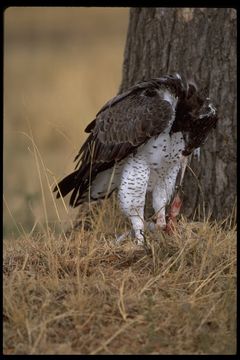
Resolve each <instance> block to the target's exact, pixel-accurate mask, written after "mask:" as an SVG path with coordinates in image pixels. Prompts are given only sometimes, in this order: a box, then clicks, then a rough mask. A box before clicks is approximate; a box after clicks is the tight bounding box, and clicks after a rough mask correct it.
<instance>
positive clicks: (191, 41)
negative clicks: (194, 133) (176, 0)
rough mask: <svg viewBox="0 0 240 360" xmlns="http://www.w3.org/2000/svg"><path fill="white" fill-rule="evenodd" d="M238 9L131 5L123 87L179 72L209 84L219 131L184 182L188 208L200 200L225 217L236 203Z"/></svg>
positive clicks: (200, 83) (188, 211) (187, 210)
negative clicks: (217, 116) (134, 6)
mask: <svg viewBox="0 0 240 360" xmlns="http://www.w3.org/2000/svg"><path fill="white" fill-rule="evenodd" d="M236 32H237V30H236V11H235V10H234V9H207V8H204V9H201V8H194V9H193V8H177V9H171V8H133V9H131V10H130V21H129V28H128V34H127V41H126V48H125V54H124V64H123V79H122V84H121V87H120V91H122V90H124V89H126V88H128V87H129V86H130V85H133V84H134V83H135V82H136V81H138V80H143V79H149V78H151V77H158V76H161V75H163V74H167V73H172V72H179V73H180V74H184V75H186V76H187V77H188V78H192V79H194V80H195V81H196V83H197V84H198V86H199V87H207V88H208V89H209V96H210V98H211V99H212V101H213V102H214V104H215V105H216V107H217V109H218V112H219V123H218V126H217V129H216V130H214V131H212V133H211V134H210V136H209V137H208V140H207V142H206V144H205V145H204V146H203V147H202V150H201V160H200V163H198V162H197V160H196V159H192V162H191V168H192V169H193V171H194V172H195V174H196V177H197V178H196V177H195V176H193V175H192V173H191V171H188V172H187V174H186V177H185V180H184V194H185V195H184V209H183V210H184V212H185V214H186V215H187V216H192V215H193V212H194V211H195V209H196V207H197V206H198V205H199V204H203V201H204V204H205V210H206V213H208V212H209V211H210V212H211V213H212V216H213V218H215V219H221V218H223V217H225V216H226V215H228V214H229V213H230V212H231V211H232V209H233V205H234V203H235V201H236V141H237V139H236V137H237V128H236Z"/></svg>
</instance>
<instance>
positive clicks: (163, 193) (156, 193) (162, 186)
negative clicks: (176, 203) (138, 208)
mask: <svg viewBox="0 0 240 360" xmlns="http://www.w3.org/2000/svg"><path fill="white" fill-rule="evenodd" d="M173 186H174V179H169V181H168V183H167V184H166V183H164V182H163V181H161V180H160V179H159V180H158V183H157V184H156V185H155V187H154V189H153V192H152V201H153V202H152V204H153V208H154V210H155V214H156V215H155V216H156V228H157V229H162V230H165V228H166V226H167V223H166V205H167V202H168V200H169V194H171V193H172V189H173Z"/></svg>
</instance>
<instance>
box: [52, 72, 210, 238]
mask: <svg viewBox="0 0 240 360" xmlns="http://www.w3.org/2000/svg"><path fill="white" fill-rule="evenodd" d="M216 122H217V115H216V109H215V107H214V106H213V105H212V104H211V102H210V100H209V98H207V97H206V96H203V94H202V93H201V92H199V91H198V90H197V88H196V86H195V85H194V84H192V83H187V82H185V81H183V79H182V78H181V77H180V75H178V74H175V75H166V76H163V77H160V78H155V79H151V80H149V81H142V82H139V83H137V84H136V85H134V86H133V87H131V88H130V89H129V90H127V91H125V92H123V93H122V94H120V95H117V96H116V97H114V98H113V99H111V100H110V101H108V102H107V103H106V104H105V105H104V106H103V107H102V109H101V110H100V111H99V112H98V113H97V115H96V118H95V119H94V120H93V121H92V122H91V123H90V124H89V125H88V126H87V128H86V129H85V131H86V132H87V133H89V136H88V138H87V140H86V141H85V143H84V144H83V145H82V147H81V149H80V151H79V153H78V155H77V156H76V158H75V161H77V165H76V168H75V171H74V172H73V173H71V174H70V175H68V176H67V177H65V178H64V179H63V180H62V181H60V182H59V184H58V185H57V186H56V187H55V189H54V191H57V197H59V196H60V195H62V196H65V195H66V194H68V193H69V192H72V194H71V198H70V205H71V206H73V207H75V206H78V205H79V204H81V203H83V202H85V201H89V200H90V201H91V200H97V199H100V198H104V197H106V196H109V195H110V194H111V193H112V192H113V191H114V190H118V197H119V203H120V207H121V209H122V210H123V212H124V213H125V214H126V215H127V216H128V217H129V218H130V220H131V222H132V226H133V230H134V234H135V237H136V238H137V239H138V242H142V240H143V231H144V205H145V197H146V192H147V191H151V192H152V204H153V208H154V210H155V212H156V217H157V220H156V225H157V226H159V227H161V228H164V227H165V226H166V214H165V208H166V205H167V204H168V203H169V201H170V199H171V196H172V194H173V190H174V187H175V182H176V178H177V175H178V174H179V172H180V169H182V177H183V173H184V171H183V169H185V167H186V158H187V157H188V155H190V154H191V153H192V152H193V151H195V150H196V149H198V148H199V147H200V146H201V145H202V144H203V143H204V141H205V140H206V137H207V135H208V133H209V131H210V130H211V129H212V128H213V127H215V126H216Z"/></svg>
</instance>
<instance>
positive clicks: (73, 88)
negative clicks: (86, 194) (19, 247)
mask: <svg viewBox="0 0 240 360" xmlns="http://www.w3.org/2000/svg"><path fill="white" fill-rule="evenodd" d="M128 13H129V9H128V8H107V7H102V8H97V7H88V8H86V7H75V8H74V7H72V8H69V7H66V8H64V7H59V8H56V7H54V8H51V7H45V8H44V7H34V8H33V7H19V8H17V7H11V8H8V9H7V10H6V11H5V14H4V153H3V155H4V156H3V159H4V162H3V166H4V169H3V170H4V173H3V174H4V176H3V190H4V220H3V221H4V236H5V237H10V236H16V234H18V232H17V226H18V227H19V228H21V227H23V228H24V230H25V231H26V232H30V231H31V230H32V229H35V225H36V229H37V228H38V227H39V226H41V225H39V224H43V222H44V220H46V217H47V219H48V221H49V223H50V224H53V225H54V224H55V223H56V222H57V219H58V218H57V212H59V216H60V217H61V219H62V220H63V222H64V221H67V219H68V217H69V216H70V217H72V218H73V217H74V214H75V213H76V211H77V210H75V211H73V210H70V213H69V215H67V214H66V210H65V209H64V206H63V204H62V203H61V200H58V202H57V211H56V208H55V206H54V201H53V198H52V195H51V189H50V188H49V185H48V181H49V183H50V184H51V185H53V184H54V179H56V180H60V179H61V178H62V177H63V176H65V175H66V174H68V173H69V172H70V171H72V170H73V168H74V164H73V159H74V157H75V155H76V153H77V152H78V150H79V148H80V146H81V144H82V142H83V141H84V140H85V135H84V128H85V127H86V125H87V124H88V123H89V122H90V121H91V120H92V119H93V118H94V116H95V114H96V113H97V112H98V110H99V109H100V107H101V106H102V105H103V104H104V103H105V102H106V101H108V100H109V99H110V98H111V97H113V96H115V94H116V93H117V92H118V88H119V86H120V81H121V75H122V63H123V54H124V46H125V39H126V34H127V26H128ZM31 131H32V134H31ZM32 140H34V143H35V145H36V148H35V149H37V150H36V151H37V154H38V156H37V159H38V160H36V156H35V155H34V151H33V149H34V147H33V142H32ZM41 186H42V188H41ZM43 193H44V196H43ZM44 198H45V203H46V210H47V214H46V213H44ZM66 202H67V200H66ZM16 224H17V226H16Z"/></svg>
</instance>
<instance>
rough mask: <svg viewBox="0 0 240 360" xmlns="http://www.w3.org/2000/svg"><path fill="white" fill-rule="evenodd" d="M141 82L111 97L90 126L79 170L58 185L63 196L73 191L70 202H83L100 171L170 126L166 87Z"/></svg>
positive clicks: (152, 82)
mask: <svg viewBox="0 0 240 360" xmlns="http://www.w3.org/2000/svg"><path fill="white" fill-rule="evenodd" d="M140 85H141V86H140ZM140 85H136V86H134V87H133V88H132V89H131V90H129V91H127V92H126V93H123V94H121V95H118V96H116V97H115V98H113V99H112V100H110V101H109V102H108V103H107V104H106V105H105V106H104V107H103V108H102V109H101V110H100V111H99V112H98V114H97V117H96V119H94V121H93V122H91V123H90V124H89V125H88V126H87V128H86V131H87V132H90V135H89V137H88V138H87V140H86V141H85V143H84V144H83V146H82V147H81V149H80V151H79V153H78V155H77V156H76V158H75V160H78V163H77V165H76V168H77V169H76V171H75V172H74V173H73V174H70V175H69V176H68V177H67V178H65V179H63V180H62V181H61V182H60V183H59V184H58V188H55V191H57V190H60V193H61V194H62V196H65V195H66V194H67V193H68V192H70V191H71V190H73V193H72V196H71V199H70V205H72V206H77V205H78V204H79V199H80V197H81V195H82V194H83V193H84V192H85V191H86V190H87V189H88V187H89V185H90V183H91V182H92V181H93V180H94V179H95V177H96V175H97V174H98V173H99V172H101V171H104V170H106V169H108V168H110V167H112V166H113V165H114V163H115V162H119V161H121V160H122V159H123V158H125V157H126V156H128V155H129V154H131V153H133V152H134V151H135V150H136V148H137V147H139V146H140V145H141V144H143V143H144V142H146V141H147V140H148V139H149V138H151V137H152V136H156V135H159V134H160V133H161V132H162V131H164V130H165V129H166V128H167V127H168V126H169V124H170V121H171V119H172V117H173V116H174V109H173V107H172V105H171V104H170V102H168V101H166V100H164V99H163V91H164V90H160V89H159V86H157V83H156V82H155V81H150V82H144V83H140ZM60 193H59V192H58V194H57V197H59V196H60Z"/></svg>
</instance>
